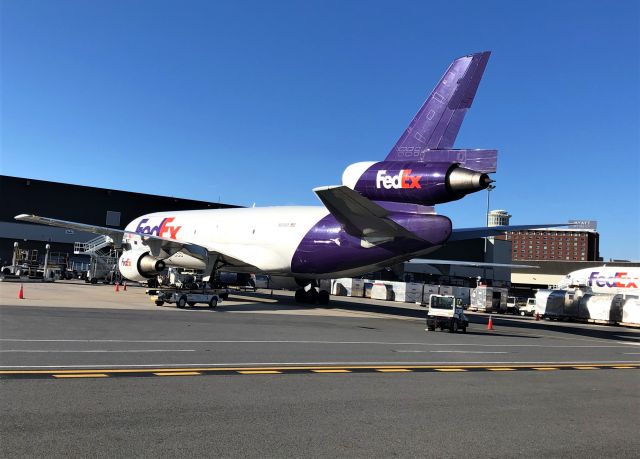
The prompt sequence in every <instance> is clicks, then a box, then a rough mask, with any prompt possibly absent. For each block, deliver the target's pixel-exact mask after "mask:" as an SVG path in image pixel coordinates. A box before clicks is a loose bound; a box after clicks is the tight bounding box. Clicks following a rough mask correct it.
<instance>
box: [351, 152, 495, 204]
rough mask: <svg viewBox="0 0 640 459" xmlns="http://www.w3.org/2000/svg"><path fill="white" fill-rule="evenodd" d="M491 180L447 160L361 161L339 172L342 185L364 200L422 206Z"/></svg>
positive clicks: (471, 190)
mask: <svg viewBox="0 0 640 459" xmlns="http://www.w3.org/2000/svg"><path fill="white" fill-rule="evenodd" d="M491 181H492V180H491V179H490V178H489V176H488V175H487V174H486V173H485V172H481V171H475V170H471V169H467V168H465V167H461V166H460V165H459V164H456V163H448V162H428V163H425V162H402V161H382V162H361V163H355V164H351V165H350V166H348V167H347V168H346V169H345V171H344V173H343V175H342V184H343V185H345V186H347V187H349V188H351V189H352V190H355V191H357V192H359V193H360V194H361V195H362V196H364V197H366V198H368V199H372V200H375V201H392V202H406V203H412V204H421V205H425V206H431V205H435V204H442V203H445V202H450V201H455V200H458V199H460V198H462V197H464V196H466V195H467V194H470V193H474V192H476V191H480V190H484V189H485V188H487V187H488V186H489V184H490V183H491Z"/></svg>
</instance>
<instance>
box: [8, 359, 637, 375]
mask: <svg viewBox="0 0 640 459" xmlns="http://www.w3.org/2000/svg"><path fill="white" fill-rule="evenodd" d="M621 369H625V370H630V369H640V363H637V364H635V365H619V364H592V365H584V364H583V365H580V364H575V363H574V364H558V365H553V366H544V367H543V366H540V365H496V364H488V365H393V366H391V365H390V366H384V365H374V366H363V365H361V366H332V367H318V366H299V367H293V366H290V367H262V368H256V367H208V368H207V367H205V368H153V369H146V370H142V369H136V370H132V369H106V368H105V369H102V370H96V369H91V370H89V369H87V370H80V369H77V370H32V371H27V370H22V371H19V370H14V371H0V379H51V378H54V379H64V378H69V379H74V378H122V377H128V378H135V377H156V376H159V377H165V376H213V375H217V376H231V375H283V374H284V375H286V374H344V373H350V374H355V373H378V374H380V373H469V372H483V371H488V372H522V371H544V372H550V371H566V370H572V371H574V370H594V371H595V370H621Z"/></svg>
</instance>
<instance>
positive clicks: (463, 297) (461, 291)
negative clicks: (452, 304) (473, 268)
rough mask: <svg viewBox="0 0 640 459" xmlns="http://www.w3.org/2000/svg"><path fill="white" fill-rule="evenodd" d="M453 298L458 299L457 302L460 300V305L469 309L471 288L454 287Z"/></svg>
mask: <svg viewBox="0 0 640 459" xmlns="http://www.w3.org/2000/svg"><path fill="white" fill-rule="evenodd" d="M453 296H455V297H456V299H457V300H460V304H462V306H463V307H464V308H468V307H469V304H470V303H471V295H470V293H469V287H458V286H454V287H453Z"/></svg>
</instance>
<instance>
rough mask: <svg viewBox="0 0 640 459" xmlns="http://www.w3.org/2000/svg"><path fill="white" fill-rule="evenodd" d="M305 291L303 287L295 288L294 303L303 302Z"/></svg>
mask: <svg viewBox="0 0 640 459" xmlns="http://www.w3.org/2000/svg"><path fill="white" fill-rule="evenodd" d="M306 293H307V292H305V291H304V289H303V288H299V289H298V290H296V295H295V299H296V303H304V300H305V299H306V297H307V295H306Z"/></svg>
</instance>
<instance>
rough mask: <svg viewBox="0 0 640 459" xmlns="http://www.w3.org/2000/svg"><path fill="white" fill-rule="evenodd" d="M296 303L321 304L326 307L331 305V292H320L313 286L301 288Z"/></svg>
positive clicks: (296, 296)
mask: <svg viewBox="0 0 640 459" xmlns="http://www.w3.org/2000/svg"><path fill="white" fill-rule="evenodd" d="M295 299H296V303H307V304H319V305H322V306H326V305H328V304H329V292H327V291H326V290H319V289H318V288H317V287H315V286H314V285H313V284H311V285H310V286H307V287H306V288H299V289H298V290H296V295H295Z"/></svg>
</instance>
